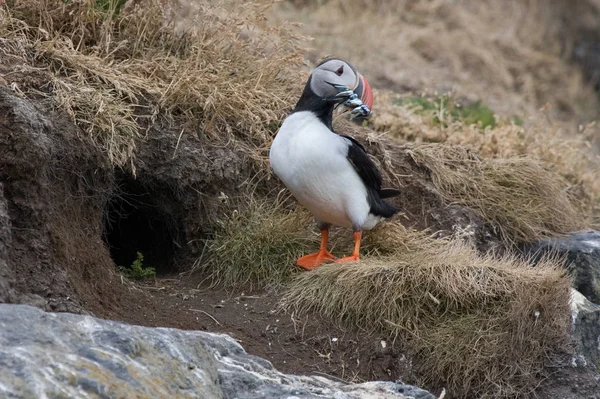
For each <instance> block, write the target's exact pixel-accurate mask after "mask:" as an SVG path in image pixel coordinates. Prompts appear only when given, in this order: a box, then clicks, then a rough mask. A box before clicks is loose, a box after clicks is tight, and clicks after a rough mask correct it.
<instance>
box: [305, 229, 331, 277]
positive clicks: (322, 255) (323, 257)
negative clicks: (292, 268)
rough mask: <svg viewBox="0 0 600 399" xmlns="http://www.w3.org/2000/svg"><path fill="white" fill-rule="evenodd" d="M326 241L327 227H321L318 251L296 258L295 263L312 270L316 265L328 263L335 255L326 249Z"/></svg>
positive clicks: (327, 235) (327, 236) (327, 239)
mask: <svg viewBox="0 0 600 399" xmlns="http://www.w3.org/2000/svg"><path fill="white" fill-rule="evenodd" d="M328 241H329V229H328V228H324V229H321V248H319V252H316V253H314V254H310V255H306V256H303V257H301V258H298V260H297V261H296V265H298V266H300V267H301V268H303V269H305V270H312V269H314V268H315V267H317V266H321V265H322V264H324V263H328V262H329V261H330V260H332V259H335V256H333V255H332V254H331V253H330V252H329V251H328V250H327V242H328Z"/></svg>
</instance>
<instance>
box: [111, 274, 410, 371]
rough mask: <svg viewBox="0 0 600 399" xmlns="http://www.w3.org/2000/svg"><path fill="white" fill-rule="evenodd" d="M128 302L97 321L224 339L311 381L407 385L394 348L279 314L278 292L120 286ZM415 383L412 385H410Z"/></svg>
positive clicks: (311, 319) (200, 280)
mask: <svg viewBox="0 0 600 399" xmlns="http://www.w3.org/2000/svg"><path fill="white" fill-rule="evenodd" d="M123 284H125V285H127V289H128V291H129V294H130V296H131V299H129V298H128V299H127V300H126V299H125V298H123V299H124V300H123V301H122V302H121V303H120V304H119V306H118V308H116V309H113V310H111V311H107V312H106V313H104V314H101V315H99V316H102V317H105V318H107V319H114V320H120V321H124V322H128V323H133V324H138V325H145V326H152V327H156V326H160V327H173V328H179V329H189V330H203V331H210V332H219V333H226V334H229V335H231V336H232V337H233V338H235V339H236V340H237V341H238V342H239V343H240V344H241V345H242V346H243V347H244V348H245V349H246V351H247V352H248V353H250V354H252V355H256V356H260V357H262V358H265V359H267V360H269V361H270V362H272V363H273V365H274V366H275V367H276V368H277V369H278V370H280V371H282V372H286V373H294V374H317V375H322V376H326V377H329V378H333V379H339V380H343V381H349V382H360V381H366V380H398V379H401V380H403V381H404V382H411V381H413V380H414V378H413V377H412V376H411V375H410V373H409V369H410V361H409V360H408V359H407V358H406V357H404V356H403V355H402V353H401V352H400V350H399V348H397V347H395V345H394V343H393V342H390V341H389V339H388V338H385V337H383V336H378V335H373V334H370V333H368V332H360V331H347V330H345V329H344V328H342V327H340V326H335V325H332V324H331V322H329V321H324V320H322V319H320V318H319V317H318V316H315V315H308V316H303V317H298V316H296V315H294V314H287V313H285V312H283V311H281V310H280V309H278V302H279V299H280V293H279V292H278V290H277V289H266V290H254V291H249V290H244V289H236V290H225V289H223V288H219V287H211V285H210V284H209V283H208V282H207V281H206V279H205V278H204V276H202V275H201V274H195V275H188V274H182V275H174V276H169V277H161V278H158V279H156V280H154V281H153V282H151V283H145V284H140V283H137V284H134V283H131V282H125V281H124V282H123ZM413 382H414V381H413Z"/></svg>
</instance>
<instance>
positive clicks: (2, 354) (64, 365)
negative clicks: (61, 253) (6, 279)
mask: <svg viewBox="0 0 600 399" xmlns="http://www.w3.org/2000/svg"><path fill="white" fill-rule="evenodd" d="M0 396H1V397H3V398H138V399H142V398H211V399H212V398H240V399H242V398H247V399H251V398H286V399H296V398H297V399H300V398H336V399H345V398H372V399H377V398H398V399H402V398H406V399H409V398H414V399H433V398H434V396H433V395H431V394H430V393H428V392H426V391H424V390H421V389H419V388H415V387H412V386H408V385H403V384H398V383H393V382H368V383H363V384H344V383H340V382H336V381H332V380H328V379H326V378H323V377H318V376H310V377H308V376H296V375H286V374H283V373H280V372H278V371H277V370H275V369H274V368H273V366H272V365H271V363H269V362H268V361H266V360H264V359H261V358H258V357H255V356H252V355H249V354H247V353H246V352H245V350H244V349H243V348H242V347H241V346H240V345H239V344H238V343H237V342H236V341H235V340H234V339H233V338H231V337H229V336H228V335H224V334H213V333H207V332H200V331H181V330H176V329H168V328H148V327H140V326H132V325H128V324H123V323H118V322H114V321H107V320H101V319H97V318H94V317H91V316H82V315H75V314H69V313H46V312H44V311H42V310H40V309H37V308H33V307H30V306H25V305H6V304H0Z"/></svg>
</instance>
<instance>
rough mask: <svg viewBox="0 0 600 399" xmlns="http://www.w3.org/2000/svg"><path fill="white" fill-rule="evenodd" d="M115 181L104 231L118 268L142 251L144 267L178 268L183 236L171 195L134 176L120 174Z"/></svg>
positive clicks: (162, 271) (161, 271) (158, 270)
mask: <svg viewBox="0 0 600 399" xmlns="http://www.w3.org/2000/svg"><path fill="white" fill-rule="evenodd" d="M117 183H118V189H117V190H116V192H115V194H114V195H113V197H112V198H111V199H110V201H109V202H108V204H107V206H106V209H105V212H104V234H103V237H104V241H105V243H106V244H107V246H108V248H109V250H110V256H111V258H112V259H113V261H114V262H115V264H116V265H117V267H119V266H123V267H129V266H131V264H132V263H133V262H134V261H135V260H136V258H137V253H138V252H141V253H142V254H143V256H144V262H143V266H144V267H153V268H154V269H155V270H156V273H157V275H166V274H169V273H172V272H175V271H177V270H176V269H177V268H176V266H177V265H176V259H178V255H179V253H180V251H181V249H182V245H181V242H182V241H183V240H182V238H183V237H182V228H181V224H180V222H179V221H178V219H177V217H175V215H174V211H173V208H174V207H173V204H174V201H173V198H172V196H170V195H169V193H165V192H162V191H155V190H152V189H151V188H149V187H147V186H145V185H144V184H142V183H141V182H140V181H138V180H136V179H135V178H134V177H133V176H127V175H124V174H120V175H118V176H117Z"/></svg>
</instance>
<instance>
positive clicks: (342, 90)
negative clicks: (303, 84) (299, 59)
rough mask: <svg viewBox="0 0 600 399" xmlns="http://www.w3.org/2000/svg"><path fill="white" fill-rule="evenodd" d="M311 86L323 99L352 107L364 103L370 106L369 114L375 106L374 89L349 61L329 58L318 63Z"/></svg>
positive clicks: (312, 75) (312, 76)
mask: <svg viewBox="0 0 600 399" xmlns="http://www.w3.org/2000/svg"><path fill="white" fill-rule="evenodd" d="M310 88H311V90H312V92H313V93H314V94H316V95H317V96H319V97H320V98H322V99H326V100H328V101H333V102H336V103H342V104H344V105H347V106H349V107H352V108H356V107H359V106H360V105H361V103H362V104H364V105H366V106H367V107H368V113H369V114H370V110H371V108H372V107H373V91H372V90H371V86H370V85H369V82H367V79H365V77H364V76H362V75H361V74H360V73H358V71H357V70H356V69H355V68H354V67H353V66H352V65H350V64H349V63H348V62H346V61H344V60H340V59H338V58H328V59H326V60H324V61H322V62H321V63H320V64H319V65H317V67H316V68H315V69H314V71H313V72H312V74H311V79H310ZM353 94H355V95H353ZM357 100H360V101H357ZM362 116H367V115H364V114H363V115H362Z"/></svg>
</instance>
